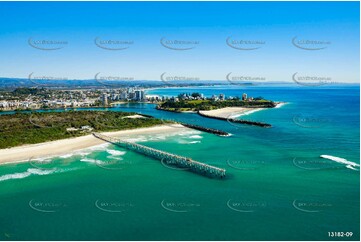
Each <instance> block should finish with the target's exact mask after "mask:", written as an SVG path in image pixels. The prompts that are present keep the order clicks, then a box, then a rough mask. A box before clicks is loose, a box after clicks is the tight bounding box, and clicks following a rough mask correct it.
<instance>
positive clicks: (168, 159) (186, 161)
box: [92, 132, 226, 178]
mask: <svg viewBox="0 0 361 242" xmlns="http://www.w3.org/2000/svg"><path fill="white" fill-rule="evenodd" d="M92 134H93V135H94V136H95V137H96V138H98V139H101V140H104V141H106V142H109V143H112V144H114V145H117V146H120V147H123V148H125V149H128V150H131V151H134V152H137V153H139V154H142V155H145V156H149V157H152V158H155V159H157V160H160V161H161V162H165V163H169V164H172V165H176V166H178V167H181V168H188V169H189V170H190V171H192V172H195V173H197V174H200V175H205V176H209V177H217V178H223V177H225V175H226V170H225V169H222V168H218V167H215V166H211V165H208V164H205V163H202V162H199V161H195V160H193V159H191V158H188V157H184V156H180V155H176V154H172V153H169V152H165V151H161V150H157V149H154V148H151V147H148V146H145V145H140V144H137V143H134V142H128V141H124V140H121V139H119V138H114V137H110V136H106V135H103V134H100V133H95V132H93V133H92Z"/></svg>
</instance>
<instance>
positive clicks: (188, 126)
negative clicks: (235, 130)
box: [180, 123, 231, 136]
mask: <svg viewBox="0 0 361 242" xmlns="http://www.w3.org/2000/svg"><path fill="white" fill-rule="evenodd" d="M180 124H181V125H183V126H185V127H187V128H191V129H196V130H200V131H203V132H207V133H211V134H216V135H219V136H230V135H231V134H230V133H227V132H224V131H222V130H219V129H212V128H207V127H203V126H199V125H195V124H187V123H180Z"/></svg>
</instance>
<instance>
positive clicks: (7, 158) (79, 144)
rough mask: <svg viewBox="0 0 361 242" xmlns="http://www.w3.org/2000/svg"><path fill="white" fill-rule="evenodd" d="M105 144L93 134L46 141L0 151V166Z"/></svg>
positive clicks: (158, 129)
mask: <svg viewBox="0 0 361 242" xmlns="http://www.w3.org/2000/svg"><path fill="white" fill-rule="evenodd" d="M188 129H189V128H187V127H184V126H183V125H180V124H178V125H176V124H174V125H172V126H170V125H157V126H153V127H147V128H138V129H128V130H120V131H113V132H102V134H104V135H107V136H110V137H119V136H123V135H144V134H159V133H171V132H174V133H176V132H179V131H181V130H188ZM104 143H106V142H105V141H102V140H100V139H97V138H96V137H94V136H93V134H89V135H85V136H81V137H75V138H68V139H61V140H55V141H48V142H43V143H38V144H29V145H22V146H17V147H12V148H7V149H0V165H5V164H14V163H23V162H27V161H28V160H30V159H37V158H43V157H54V156H61V155H67V154H69V153H73V152H76V151H80V150H83V149H86V148H90V147H93V146H96V145H101V144H104Z"/></svg>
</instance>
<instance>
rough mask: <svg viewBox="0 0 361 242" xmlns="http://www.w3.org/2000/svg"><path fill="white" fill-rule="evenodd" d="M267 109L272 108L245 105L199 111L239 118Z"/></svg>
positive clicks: (212, 115) (225, 117) (210, 114)
mask: <svg viewBox="0 0 361 242" xmlns="http://www.w3.org/2000/svg"><path fill="white" fill-rule="evenodd" d="M285 104H287V103H285V102H277V104H276V106H275V107H274V108H280V107H282V106H283V105H285ZM266 109H272V108H245V107H226V108H219V109H213V110H203V111H199V113H200V114H201V115H205V116H209V117H215V118H224V119H228V118H238V117H241V116H244V115H249V114H252V113H255V112H259V111H262V110H266Z"/></svg>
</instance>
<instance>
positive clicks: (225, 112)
mask: <svg viewBox="0 0 361 242" xmlns="http://www.w3.org/2000/svg"><path fill="white" fill-rule="evenodd" d="M263 109H264V108H242V107H227V108H220V109H214V110H209V111H199V112H200V113H201V114H204V115H207V116H212V117H219V118H231V117H238V116H242V115H247V114H250V113H253V112H257V111H261V110H263Z"/></svg>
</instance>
